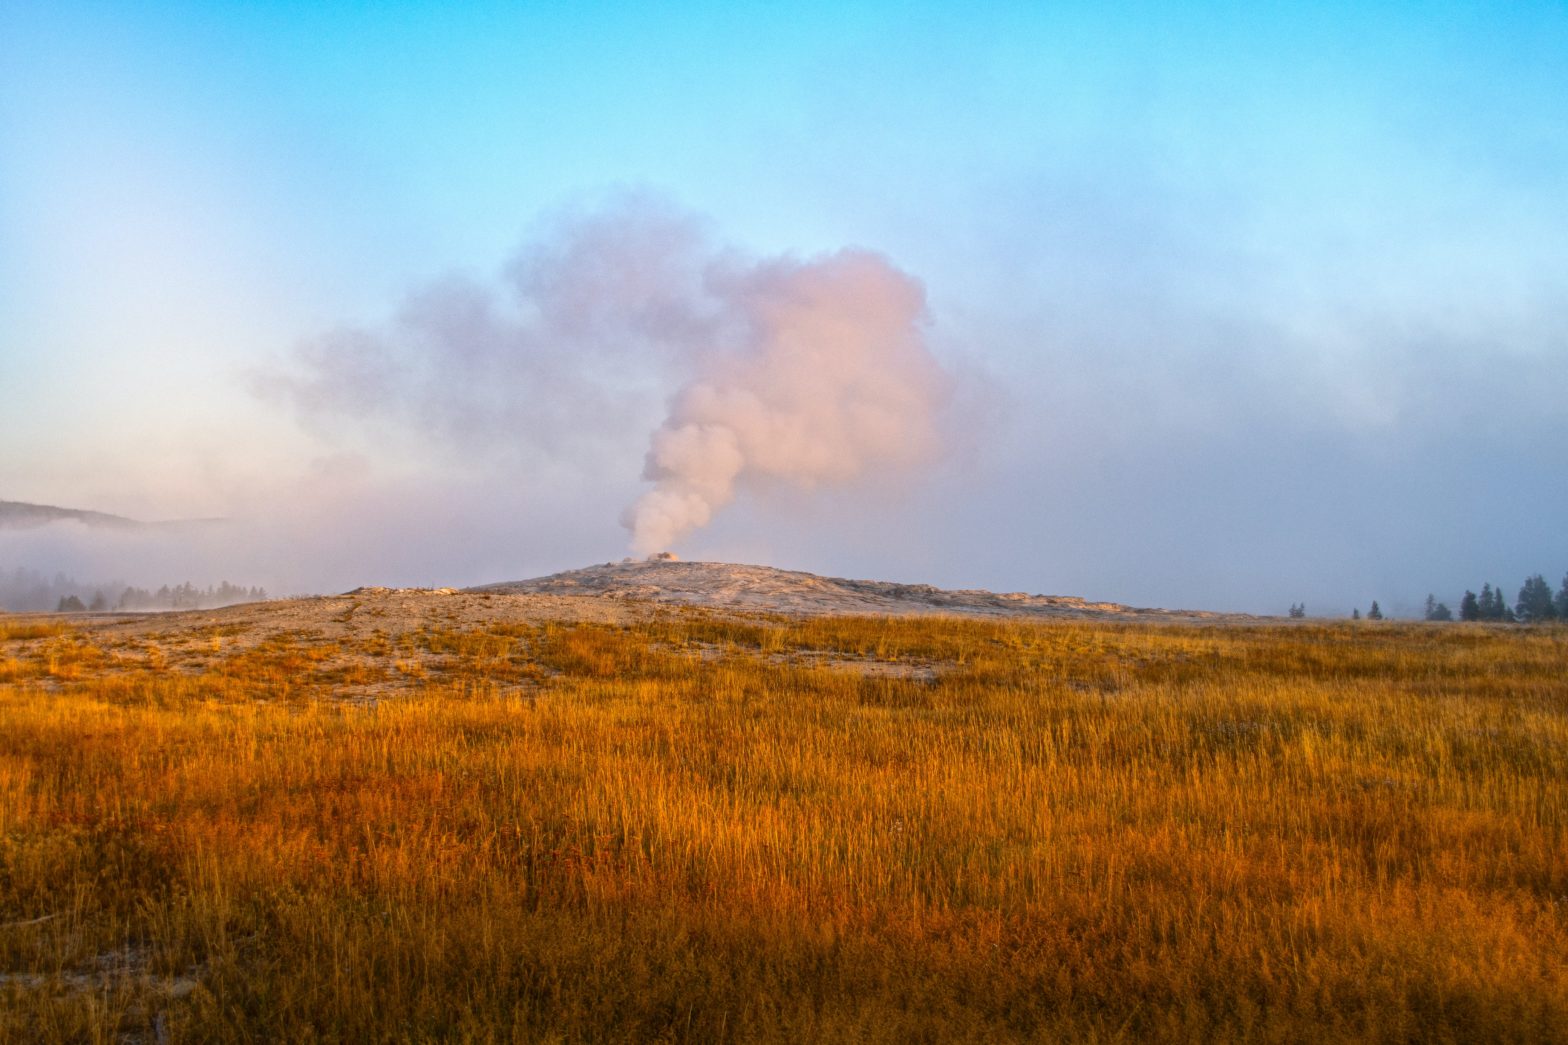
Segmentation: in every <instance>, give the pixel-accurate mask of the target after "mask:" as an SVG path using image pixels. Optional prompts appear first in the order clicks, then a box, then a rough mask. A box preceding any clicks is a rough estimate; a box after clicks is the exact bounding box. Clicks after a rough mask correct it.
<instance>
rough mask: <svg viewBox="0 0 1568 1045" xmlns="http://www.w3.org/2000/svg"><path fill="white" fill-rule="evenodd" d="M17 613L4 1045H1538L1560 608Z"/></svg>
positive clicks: (1558, 703)
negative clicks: (1030, 617) (180, 1044)
mask: <svg viewBox="0 0 1568 1045" xmlns="http://www.w3.org/2000/svg"><path fill="white" fill-rule="evenodd" d="M0 634H3V633H0ZM24 638H25V639H27V640H28V641H23V639H24ZM10 639H11V640H12V641H10V642H8V644H7V645H6V646H4V647H0V681H3V682H4V684H3V685H0V923H5V927H4V928H0V973H3V974H4V976H5V979H4V981H3V982H0V1034H3V1035H8V1036H10V1037H12V1038H15V1039H18V1040H105V1041H107V1040H114V1039H115V1038H116V1036H117V1035H121V1034H136V1035H141V1036H142V1037H143V1039H144V1040H152V1037H156V1036H157V1035H162V1038H163V1039H164V1040H168V1041H214V1040H217V1041H222V1040H256V1041H273V1040H276V1041H303V1040H333V1041H340V1040H355V1041H359V1040H371V1041H375V1040H432V1039H455V1040H468V1041H511V1040H560V1041H576V1040H605V1039H611V1040H628V1041H644V1040H657V1039H661V1038H662V1039H665V1040H691V1041H709V1040H824V1041H856V1040H862V1041H933V1042H934V1041H964V1040H970V1041H996V1040H1007V1039H1039V1038H1045V1039H1053V1038H1060V1039H1065V1040H1091V1041H1092V1040H1147V1039H1150V1038H1160V1039H1173V1038H1174V1039H1183V1040H1195V1041H1205V1040H1223V1039H1243V1038H1250V1039H1261V1040H1321V1039H1323V1038H1361V1039H1368V1040H1398V1041H1407V1040H1412V1039H1436V1040H1454V1041H1472V1040H1519V1041H1545V1040H1564V1039H1565V1035H1568V1031H1565V1028H1568V830H1565V827H1568V680H1565V672H1564V666H1565V665H1568V632H1565V631H1564V630H1562V629H1558V630H1549V629H1491V628H1486V627H1479V626H1477V627H1466V626H1447V627H1432V626H1419V625H1376V626H1372V625H1363V626H1360V627H1352V626H1350V625H1340V626H1311V625H1307V626H1293V627H1284V626H1279V627H1275V626H1256V627H1231V628H1222V627H1176V626H1129V625H1112V624H1087V623H1064V624H1002V623H992V622H983V621H933V620H877V619H817V620H808V621H785V620H779V621H770V620H753V621H734V620H726V619H723V618H720V617H717V616H711V615H705V614H697V613H692V614H687V615H684V616H680V617H675V618H669V619H659V620H653V621H649V622H647V623H646V624H642V625H638V626H636V627H631V628H627V627H614V626H610V625H591V624H544V625H531V624H517V625H504V626H492V627H485V628H472V629H465V628H463V627H460V626H456V625H454V626H452V627H450V628H446V629H441V630H436V629H428V628H427V629H422V630H418V631H414V632H410V633H408V634H391V635H379V636H377V637H375V638H374V639H372V640H370V641H368V642H366V643H365V644H364V646H363V648H339V647H334V646H333V645H332V644H327V643H322V642H320V641H319V640H315V639H312V638H311V637H310V636H301V635H295V636H284V637H280V638H277V639H273V640H268V641H266V642H263V643H259V644H257V645H255V646H252V647H248V648H246V649H243V650H229V649H227V648H226V647H223V645H222V644H221V643H220V644H219V646H218V647H217V648H214V647H212V646H211V645H207V646H204V647H203V649H202V654H203V656H204V657H206V658H207V660H205V661H204V662H203V663H202V665H201V667H200V668H199V670H183V669H184V668H185V667H187V665H185V664H183V663H182V661H181V655H179V654H177V653H174V652H163V651H160V656H159V657H157V658H153V657H152V656H150V654H149V653H148V651H147V650H145V649H142V648H140V647H138V648H135V649H125V650H119V649H105V648H101V647H100V644H98V643H97V641H96V640H95V639H94V638H93V636H92V635H91V634H85V635H84V634H76V633H69V632H63V631H62V632H54V633H50V634H47V635H42V634H40V635H26V636H10ZM355 662H358V670H359V671H360V672H361V674H360V675H357V676H356V675H354V674H353V673H352V671H351V670H350V668H349V667H345V666H344V665H345V663H348V664H353V663H355ZM8 664H10V665H14V667H13V668H7V667H6V665H8ZM888 665H895V666H899V667H900V670H903V669H904V668H914V667H918V668H921V669H922V672H921V673H920V674H901V673H900V672H899V671H892V670H884V669H885V668H886V667H887V666H888ZM389 679H396V680H397V681H398V682H399V684H400V685H406V686H407V687H408V688H406V689H403V690H397V691H395V692H396V693H397V694H399V695H395V696H386V697H385V698H384V699H381V700H379V701H378V702H374V703H366V702H356V701H355V700H353V699H343V698H345V697H347V698H352V697H353V696H354V694H355V693H356V692H357V691H358V690H360V689H366V690H368V689H370V688H372V687H374V686H377V685H381V684H383V683H384V682H386V681H387V680H389ZM389 692H391V691H389ZM39 919H42V920H39ZM150 1036H151V1037H150Z"/></svg>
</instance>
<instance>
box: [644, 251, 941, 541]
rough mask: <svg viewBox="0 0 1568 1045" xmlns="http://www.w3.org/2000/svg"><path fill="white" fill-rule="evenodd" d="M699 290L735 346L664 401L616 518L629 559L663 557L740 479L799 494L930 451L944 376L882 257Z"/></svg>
mask: <svg viewBox="0 0 1568 1045" xmlns="http://www.w3.org/2000/svg"><path fill="white" fill-rule="evenodd" d="M707 286H708V290H709V292H710V293H711V294H713V296H714V297H715V299H716V300H717V302H718V303H719V304H720V305H721V308H720V309H719V311H720V313H721V314H725V313H727V314H728V318H729V320H730V321H729V322H723V323H720V324H718V325H717V326H716V327H715V328H714V329H716V330H720V331H725V332H727V333H728V334H729V336H731V337H733V338H735V339H736V341H735V343H732V344H725V345H718V346H714V348H715V349H717V351H712V352H706V353H703V354H702V355H701V357H700V358H702V359H703V360H704V361H705V365H704V366H703V367H702V368H701V371H700V373H698V375H697V376H696V377H694V378H693V379H692V380H691V381H689V382H688V383H687V384H686V385H685V386H684V387H683V388H682V389H681V390H680V392H679V393H678V394H677V395H676V396H675V398H674V399H673V401H672V402H671V408H670V414H669V417H668V418H667V419H666V420H665V421H664V423H663V424H662V425H661V426H660V427H659V429H658V430H657V431H655V432H654V433H653V438H652V446H651V448H650V449H649V451H648V456H647V464H646V468H645V469H644V473H643V474H644V478H646V479H649V480H652V481H653V482H654V484H655V486H654V488H653V489H652V490H649V491H648V492H647V493H645V494H643V496H642V497H641V498H639V499H638V501H637V503H636V504H635V505H633V506H632V507H631V508H630V509H629V510H628V511H627V513H626V517H625V519H624V522H625V524H626V526H627V527H628V528H629V529H630V530H631V531H632V548H633V550H634V551H636V552H637V553H639V554H643V555H646V554H650V553H653V552H656V551H659V550H661V549H665V548H669V547H670V546H672V545H674V544H676V543H677V542H678V541H680V539H681V538H683V537H685V536H686V535H687V534H689V533H691V532H692V531H693V530H695V529H698V528H700V527H702V526H705V525H707V523H708V522H709V520H710V519H712V517H713V514H714V513H715V512H717V511H718V510H719V509H721V508H723V507H724V506H725V505H726V504H728V503H729V502H730V501H731V500H733V499H734V497H735V493H736V490H737V488H738V487H739V486H740V485H741V484H743V483H746V482H748V481H781V482H784V483H787V484H790V485H792V486H795V487H798V488H804V489H810V488H812V487H814V486H818V485H822V484H844V483H849V482H853V481H854V480H856V479H858V478H861V477H862V476H864V475H865V474H866V473H867V472H868V470H871V469H879V470H894V469H907V468H910V467H913V466H917V465H919V464H921V463H923V462H926V461H928V460H930V459H931V458H932V457H933V456H934V455H935V454H936V453H937V451H938V449H939V447H940V442H941V441H940V439H939V437H938V432H937V425H936V420H937V417H938V414H939V412H940V411H941V408H942V406H943V405H944V403H945V402H946V401H947V398H948V389H949V378H948V376H947V374H946V373H945V372H944V370H943V369H942V367H941V366H940V364H939V363H938V362H937V361H936V359H935V357H934V356H933V355H932V354H931V352H930V350H929V349H928V347H927V345H926V342H925V339H924V337H923V321H924V314H925V299H924V294H923V292H922V290H921V287H920V285H919V284H918V283H916V282H915V281H914V280H913V279H911V278H910V277H909V276H907V275H905V274H904V273H902V272H900V271H899V270H898V269H896V268H894V267H893V266H892V265H890V264H889V263H888V262H887V261H886V260H885V259H883V258H882V257H880V256H878V255H876V254H872V253H869V252H866V251H860V250H845V251H841V252H839V253H837V254H833V255H829V256H827V257H823V258H819V259H815V260H812V261H807V262H795V261H788V260H777V261H769V262H762V263H757V264H752V265H748V266H742V267H738V268H733V269H731V270H729V271H714V272H712V273H710V278H709V280H708V281H707Z"/></svg>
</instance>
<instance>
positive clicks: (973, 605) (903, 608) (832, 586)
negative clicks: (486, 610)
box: [470, 558, 1215, 618]
mask: <svg viewBox="0 0 1568 1045" xmlns="http://www.w3.org/2000/svg"><path fill="white" fill-rule="evenodd" d="M470 590H472V591H479V592H494V593H497V594H508V595H522V594H539V595H578V596H588V597H596V598H608V599H639V600H648V601H650V602H666V603H681V604H684V605H691V606H714V607H725V608H731V609H736V610H754V611H762V612H771V613H787V614H801V615H816V614H860V613H865V614H897V615H908V614H963V615H966V616H984V617H1109V616H1117V617H1120V616H1134V615H1138V616H1155V617H1185V618H1192V617H1212V616H1215V615H1214V614H1208V613H1197V612H1172V611H1167V610H1147V609H1135V608H1133V607H1129V606H1122V605H1119V604H1117V603H1113V602H1088V601H1086V600H1084V599H1080V598H1075V597H1072V596H1065V595H1027V594H1024V593H1023V592H1010V593H1007V594H997V593H995V592H989V591H981V590H973V589H966V590H961V591H947V590H944V589H941V588H933V587H932V586H931V585H929V584H895V583H892V582H890V581H859V580H847V579H845V578H843V577H819V576H817V575H816V574H812V573H801V572H799V571H796V570H778V569H773V568H772V567H769V566H744V565H740V564H737V563H725V562H680V561H678V560H674V559H660V558H655V559H652V560H642V561H630V560H628V561H624V562H617V563H605V564H604V565H602V566H589V567H587V568H586V569H581V570H568V571H566V572H565V573H554V574H551V575H550V576H548V577H537V578H535V579H533V580H526V581H508V582H504V583H501V584H489V585H485V586H484V587H480V588H473V589H470Z"/></svg>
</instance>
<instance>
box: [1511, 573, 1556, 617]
mask: <svg viewBox="0 0 1568 1045" xmlns="http://www.w3.org/2000/svg"><path fill="white" fill-rule="evenodd" d="M1514 605H1515V609H1514V613H1515V615H1516V616H1518V618H1519V619H1520V620H1522V621H1525V622H1526V623H1540V622H1541V621H1548V620H1551V619H1552V618H1554V617H1556V616H1557V607H1555V606H1554V605H1552V589H1551V586H1550V585H1549V584H1547V583H1546V578H1545V577H1543V576H1541V575H1540V574H1539V573H1538V574H1536V575H1535V576H1534V577H1527V578H1525V582H1524V587H1522V588H1520V589H1519V601H1518V602H1516V603H1515V604H1514Z"/></svg>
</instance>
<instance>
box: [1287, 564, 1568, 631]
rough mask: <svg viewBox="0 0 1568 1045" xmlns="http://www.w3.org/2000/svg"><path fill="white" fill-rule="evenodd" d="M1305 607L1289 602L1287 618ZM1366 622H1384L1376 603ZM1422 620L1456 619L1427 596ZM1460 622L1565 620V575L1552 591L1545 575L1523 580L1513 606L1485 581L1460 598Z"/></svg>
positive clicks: (1567, 607)
mask: <svg viewBox="0 0 1568 1045" xmlns="http://www.w3.org/2000/svg"><path fill="white" fill-rule="evenodd" d="M1306 615H1307V607H1306V604H1305V603H1295V602H1293V603H1291V604H1290V616H1292V617H1305V616H1306ZM1350 617H1351V619H1352V620H1361V619H1362V613H1361V610H1360V608H1359V607H1358V608H1356V609H1354V610H1352V611H1351V614H1350ZM1366 619H1367V620H1383V619H1384V613H1383V610H1382V609H1381V608H1380V607H1379V606H1378V604H1377V600H1375V599H1374V600H1373V601H1372V608H1371V609H1370V610H1368V611H1367V613H1366ZM1422 619H1423V620H1429V621H1451V620H1454V619H1455V615H1454V611H1453V610H1452V609H1450V608H1449V605H1448V603H1446V602H1440V601H1438V598H1437V595H1436V594H1431V595H1428V596H1427V597H1426V605H1425V607H1424V608H1423V612H1422ZM1458 619H1459V620H1464V621H1491V622H1494V623H1502V624H1544V623H1547V622H1549V621H1568V575H1565V576H1564V577H1563V582H1562V585H1561V586H1560V587H1559V588H1558V589H1557V590H1556V591H1555V592H1554V591H1553V590H1552V586H1551V585H1550V584H1549V583H1547V580H1546V576H1545V575H1544V574H1540V573H1537V574H1535V575H1534V576H1531V577H1526V578H1525V582H1524V585H1523V586H1522V587H1520V589H1519V594H1518V595H1517V597H1516V598H1515V599H1514V603H1513V605H1512V606H1510V605H1509V604H1508V597H1507V596H1506V595H1504V594H1503V586H1502V585H1501V584H1492V583H1491V582H1490V581H1488V582H1487V583H1485V584H1482V585H1481V593H1480V594H1479V595H1477V594H1476V593H1475V592H1474V591H1466V592H1465V593H1464V595H1463V596H1462V597H1461V598H1460V599H1459V614H1458Z"/></svg>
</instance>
